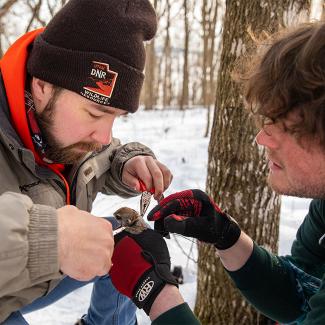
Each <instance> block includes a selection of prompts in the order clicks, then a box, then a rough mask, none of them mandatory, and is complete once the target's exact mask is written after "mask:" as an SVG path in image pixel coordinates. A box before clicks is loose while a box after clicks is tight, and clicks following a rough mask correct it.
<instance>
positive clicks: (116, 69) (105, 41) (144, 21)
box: [27, 0, 157, 112]
mask: <svg viewBox="0 0 325 325" xmlns="http://www.w3.org/2000/svg"><path fill="white" fill-rule="evenodd" d="M156 30H157V18H156V14H155V11H154V9H153V7H152V5H151V4H150V2H149V0H70V1H69V2H68V3H67V4H66V5H65V6H64V7H63V8H62V9H61V10H60V11H59V12H58V13H57V14H56V15H55V16H54V17H53V19H52V20H51V21H50V23H49V24H48V26H47V27H46V29H45V30H44V32H43V33H42V34H40V35H39V36H38V37H37V38H36V39H35V41H34V44H33V47H32V49H31V52H30V55H29V58H28V62H27V70H28V72H29V74H31V75H32V76H34V77H37V78H39V79H42V80H44V81H47V82H50V83H52V84H54V85H56V86H60V87H62V88H66V89H69V90H71V91H74V92H76V93H78V94H80V95H82V96H84V97H86V98H88V99H90V100H92V101H94V102H96V103H98V104H101V105H106V106H111V107H115V108H120V109H123V110H126V111H129V112H135V111H136V110H137V109H138V106H139V97H140V91H141V88H142V84H143V79H144V75H143V69H144V64H145V48H144V43H143V42H144V41H148V40H150V39H151V38H153V37H154V35H155V33H156Z"/></svg>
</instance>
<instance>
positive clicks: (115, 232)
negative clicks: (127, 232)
mask: <svg viewBox="0 0 325 325" xmlns="http://www.w3.org/2000/svg"><path fill="white" fill-rule="evenodd" d="M125 228H126V227H123V226H122V227H118V228H116V229H115V230H113V236H115V235H117V234H119V233H120V232H122V231H123V230H124V229H125Z"/></svg>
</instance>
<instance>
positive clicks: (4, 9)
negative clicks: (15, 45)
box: [0, 0, 18, 58]
mask: <svg viewBox="0 0 325 325" xmlns="http://www.w3.org/2000/svg"><path fill="white" fill-rule="evenodd" d="M17 1H18V0H7V1H5V2H4V3H3V4H2V5H1V6H0V58H1V57H2V56H3V52H4V49H3V46H2V35H4V34H5V28H4V24H3V17H4V16H5V15H7V14H8V12H9V10H10V8H11V7H12V6H13V5H14V4H15V3H16V2H17Z"/></svg>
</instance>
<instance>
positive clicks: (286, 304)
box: [228, 200, 325, 324]
mask: <svg viewBox="0 0 325 325" xmlns="http://www.w3.org/2000/svg"><path fill="white" fill-rule="evenodd" d="M324 220H325V209H324V201H323V200H313V201H312V202H311V204H310V207H309V212H308V214H307V216H306V217H305V219H304V221H303V223H302V225H301V226H300V227H299V229H298V232H297V236H296V240H295V241H294V243H293V245H292V249H291V255H290V256H285V257H279V256H276V255H272V254H270V253H269V252H267V251H266V250H265V249H263V248H262V247H259V246H257V245H256V244H254V250H253V253H252V255H251V257H250V258H249V260H248V261H247V263H246V264H245V265H244V267H243V268H241V269H240V270H238V271H236V272H228V273H229V275H230V276H231V278H232V279H233V280H234V282H235V284H236V285H237V287H238V288H239V290H240V291H241V292H242V294H243V295H244V296H245V297H246V299H247V300H248V301H249V302H250V303H251V304H252V305H254V306H255V307H256V308H257V309H258V310H260V311H261V312H262V313H263V314H265V315H267V316H268V317H270V318H272V319H275V320H277V321H280V322H283V323H287V322H292V321H296V320H299V323H300V324H301V322H303V324H324V323H325V287H324V284H323V282H322V284H321V286H320V283H321V281H320V278H322V277H323V274H324V271H325V263H324V261H325V247H324V244H320V243H319V239H320V238H321V236H322V235H324V233H325V222H324ZM319 287H320V288H319Z"/></svg>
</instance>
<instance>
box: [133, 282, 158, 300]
mask: <svg viewBox="0 0 325 325" xmlns="http://www.w3.org/2000/svg"><path fill="white" fill-rule="evenodd" d="M148 280H149V278H147V279H146V280H145V281H144V283H143V284H142V285H141V287H140V289H139V290H138V292H137V294H136V296H137V297H138V300H139V301H141V302H142V301H144V300H145V299H146V298H147V297H148V295H149V294H150V292H151V290H152V288H153V287H154V285H155V282H154V281H152V280H151V281H149V282H147V281H148Z"/></svg>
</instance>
